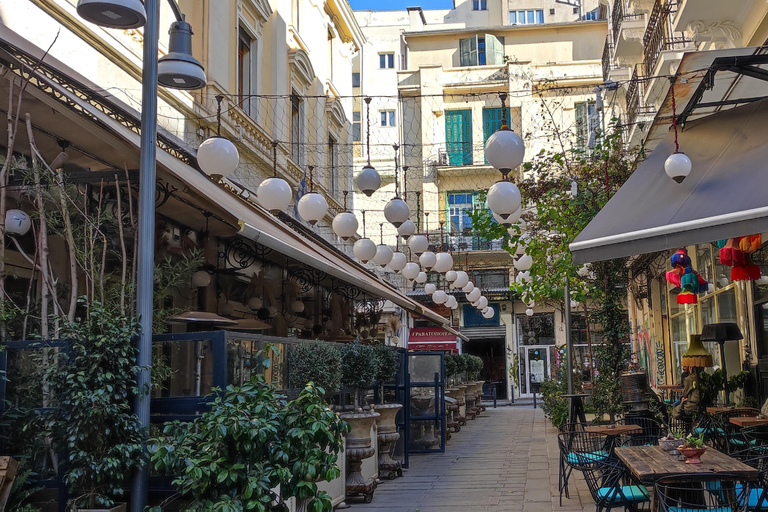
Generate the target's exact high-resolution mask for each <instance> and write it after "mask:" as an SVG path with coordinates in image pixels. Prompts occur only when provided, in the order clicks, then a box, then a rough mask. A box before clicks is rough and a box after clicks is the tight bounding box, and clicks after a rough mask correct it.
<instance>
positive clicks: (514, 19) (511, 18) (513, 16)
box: [509, 11, 517, 25]
mask: <svg viewBox="0 0 768 512" xmlns="http://www.w3.org/2000/svg"><path fill="white" fill-rule="evenodd" d="M515 23H517V11H509V24H510V25H514V24H515Z"/></svg>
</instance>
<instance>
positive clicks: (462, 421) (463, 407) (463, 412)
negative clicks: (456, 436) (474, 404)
mask: <svg viewBox="0 0 768 512" xmlns="http://www.w3.org/2000/svg"><path fill="white" fill-rule="evenodd" d="M456 388H457V389H458V391H457V392H456V405H458V406H459V411H458V413H457V416H456V423H458V424H459V425H461V426H462V427H463V426H464V425H466V424H467V398H466V394H465V393H466V389H467V386H466V384H459V385H458V386H456ZM457 432H458V430H457Z"/></svg>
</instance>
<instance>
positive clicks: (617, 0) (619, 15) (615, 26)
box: [611, 0, 643, 45]
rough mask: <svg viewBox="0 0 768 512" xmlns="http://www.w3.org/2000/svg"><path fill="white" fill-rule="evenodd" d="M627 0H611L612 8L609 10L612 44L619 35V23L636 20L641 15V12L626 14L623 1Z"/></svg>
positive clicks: (616, 40) (617, 39)
mask: <svg viewBox="0 0 768 512" xmlns="http://www.w3.org/2000/svg"><path fill="white" fill-rule="evenodd" d="M626 1H627V0H613V9H612V10H611V32H612V33H613V44H614V45H615V44H616V43H617V42H618V41H619V36H620V35H621V24H622V23H623V22H624V20H636V19H640V18H642V17H643V15H642V13H637V14H628V13H627V11H626V9H625V6H624V3H625V2H626Z"/></svg>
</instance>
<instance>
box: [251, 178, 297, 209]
mask: <svg viewBox="0 0 768 512" xmlns="http://www.w3.org/2000/svg"><path fill="white" fill-rule="evenodd" d="M292 195H293V194H292V192H291V187H290V185H288V182H287V181H285V180H284V179H282V178H277V177H275V178H267V179H265V180H264V181H262V182H261V184H260V185H259V188H258V190H257V191H256V200H257V201H258V202H259V204H260V205H261V206H263V207H264V208H266V209H267V210H269V211H270V212H272V213H274V214H277V213H279V212H281V211H283V210H285V209H286V208H288V205H289V204H290V203H291V197H292Z"/></svg>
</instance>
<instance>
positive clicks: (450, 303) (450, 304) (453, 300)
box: [445, 295, 458, 308]
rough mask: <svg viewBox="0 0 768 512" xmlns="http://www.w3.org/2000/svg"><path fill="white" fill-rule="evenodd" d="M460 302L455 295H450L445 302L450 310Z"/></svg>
mask: <svg viewBox="0 0 768 512" xmlns="http://www.w3.org/2000/svg"><path fill="white" fill-rule="evenodd" d="M457 304H458V302H457V301H456V297H454V296H453V295H448V300H446V301H445V306H446V307H449V308H453V307H454V306H456V305H457Z"/></svg>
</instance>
